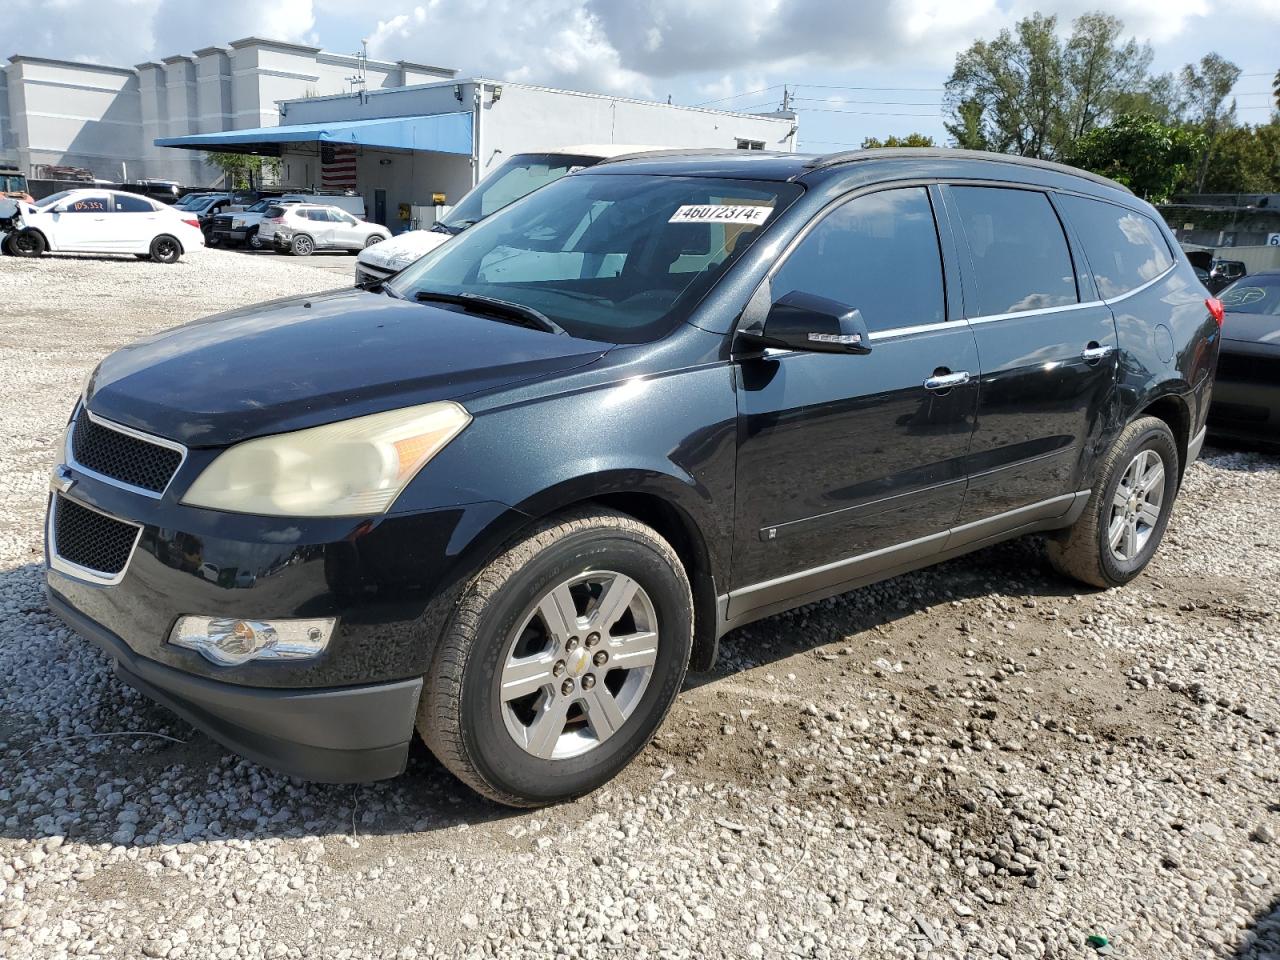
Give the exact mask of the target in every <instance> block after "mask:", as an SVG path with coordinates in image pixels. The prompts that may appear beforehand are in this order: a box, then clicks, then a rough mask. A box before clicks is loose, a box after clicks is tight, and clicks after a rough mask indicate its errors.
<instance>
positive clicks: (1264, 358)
mask: <svg viewBox="0 0 1280 960" xmlns="http://www.w3.org/2000/svg"><path fill="white" fill-rule="evenodd" d="M1218 298H1219V300H1221V302H1222V307H1223V309H1224V310H1225V311H1226V317H1225V319H1224V320H1223V323H1222V349H1221V351H1220V352H1219V354H1218V376H1217V381H1216V383H1215V385H1214V388H1213V403H1212V405H1211V406H1210V407H1209V434H1210V435H1211V436H1213V437H1214V438H1216V439H1221V440H1232V441H1236V442H1240V443H1246V444H1265V445H1268V446H1273V445H1275V444H1280V270H1273V271H1268V272H1264V273H1255V274H1253V275H1252V276H1248V277H1245V278H1243V279H1241V280H1237V281H1236V282H1235V283H1233V284H1231V286H1229V287H1227V288H1226V289H1225V290H1223V291H1222V292H1221V293H1220V294H1219V295H1218Z"/></svg>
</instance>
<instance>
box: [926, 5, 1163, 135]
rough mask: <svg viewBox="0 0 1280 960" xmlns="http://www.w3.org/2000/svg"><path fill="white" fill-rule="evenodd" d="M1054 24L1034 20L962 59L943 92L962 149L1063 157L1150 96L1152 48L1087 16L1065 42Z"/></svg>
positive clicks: (1101, 18) (1102, 17)
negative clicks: (1084, 137) (1138, 99)
mask: <svg viewBox="0 0 1280 960" xmlns="http://www.w3.org/2000/svg"><path fill="white" fill-rule="evenodd" d="M1057 23H1058V21H1057V18H1056V17H1052V16H1044V15H1043V14H1039V13H1036V14H1032V15H1031V16H1029V17H1025V18H1024V19H1022V20H1019V21H1018V23H1017V24H1015V26H1014V29H1013V31H1010V30H1007V29H1006V30H1001V31H1000V33H999V34H998V35H997V36H996V38H995V39H994V40H991V41H986V40H978V41H975V42H974V43H973V45H972V46H970V47H969V49H967V50H965V51H963V52H962V53H960V54H959V55H957V57H956V64H955V68H954V70H953V71H952V73H951V77H950V79H948V80H947V84H946V90H947V104H948V108H949V112H950V114H951V118H952V119H951V122H949V123H948V124H947V130H948V132H950V134H951V136H952V137H953V138H954V139H955V141H956V144H957V145H958V146H975V147H980V148H981V147H985V148H986V149H990V150H997V151H1000V152H1003V153H1017V154H1021V155H1023V156H1028V157H1050V158H1051V157H1057V156H1063V155H1065V154H1066V153H1067V152H1068V151H1069V150H1070V147H1071V144H1072V143H1073V142H1074V141H1075V140H1076V139H1077V138H1078V137H1080V136H1081V135H1083V134H1084V133H1086V132H1088V131H1089V130H1091V129H1093V128H1094V127H1095V126H1099V125H1102V124H1105V123H1107V122H1109V121H1110V120H1111V119H1112V118H1113V117H1115V116H1117V115H1118V114H1119V113H1121V112H1122V110H1123V109H1124V107H1126V106H1128V105H1131V103H1132V100H1133V98H1134V97H1136V96H1139V95H1141V94H1144V93H1149V90H1148V88H1149V84H1150V78H1149V77H1148V73H1147V71H1148V69H1149V67H1150V64H1151V48H1150V47H1149V46H1147V45H1146V44H1139V43H1137V42H1136V41H1133V40H1129V41H1127V42H1125V43H1120V39H1119V38H1120V35H1121V33H1123V31H1124V24H1123V23H1122V22H1121V21H1120V20H1118V19H1116V18H1115V17H1113V16H1110V15H1109V14H1105V13H1088V14H1085V15H1083V16H1081V17H1079V18H1077V19H1076V20H1075V21H1073V23H1072V32H1071V36H1070V37H1069V38H1068V39H1067V41H1066V42H1065V43H1063V41H1062V40H1061V39H1059V37H1058V34H1057Z"/></svg>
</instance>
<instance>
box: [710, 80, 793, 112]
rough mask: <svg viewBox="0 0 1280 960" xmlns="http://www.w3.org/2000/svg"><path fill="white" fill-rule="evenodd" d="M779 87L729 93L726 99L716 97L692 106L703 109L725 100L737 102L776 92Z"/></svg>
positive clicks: (776, 85) (778, 85) (777, 84)
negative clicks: (742, 98) (771, 91)
mask: <svg viewBox="0 0 1280 960" xmlns="http://www.w3.org/2000/svg"><path fill="white" fill-rule="evenodd" d="M781 87H782V84H780V83H775V84H774V85H773V86H771V87H761V88H760V89H759V90H747V91H746V92H744V93H731V94H729V95H728V96H727V97H717V98H716V99H714V100H703V101H702V102H701V103H695V104H693V106H695V107H705V106H706V105H707V104H709V103H724V102H725V101H726V100H737V99H738V98H739V97H750V96H752V95H754V94H757V93H768V92H769V91H770V90H778V89H780V88H781Z"/></svg>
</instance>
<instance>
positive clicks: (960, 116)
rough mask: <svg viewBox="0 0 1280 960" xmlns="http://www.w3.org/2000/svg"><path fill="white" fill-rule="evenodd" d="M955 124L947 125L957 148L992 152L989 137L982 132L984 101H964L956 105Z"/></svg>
mask: <svg viewBox="0 0 1280 960" xmlns="http://www.w3.org/2000/svg"><path fill="white" fill-rule="evenodd" d="M954 114H955V116H956V119H955V121H954V122H951V123H946V124H944V126H945V127H946V128H947V133H949V134H951V139H952V140H954V141H955V144H956V146H957V147H960V148H961V149H964V150H990V149H991V144H990V143H989V142H988V141H987V135H986V134H985V133H983V132H982V101H980V100H963V101H961V102H960V103H959V104H957V105H956V107H955V110H954Z"/></svg>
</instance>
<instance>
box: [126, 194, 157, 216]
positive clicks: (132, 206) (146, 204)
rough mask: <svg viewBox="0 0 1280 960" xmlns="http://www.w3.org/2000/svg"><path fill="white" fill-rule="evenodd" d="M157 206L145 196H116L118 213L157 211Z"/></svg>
mask: <svg viewBox="0 0 1280 960" xmlns="http://www.w3.org/2000/svg"><path fill="white" fill-rule="evenodd" d="M155 212H156V208H155V206H154V205H153V204H152V203H151V201H150V200H147V199H144V198H143V197H127V196H117V197H116V213H155Z"/></svg>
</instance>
